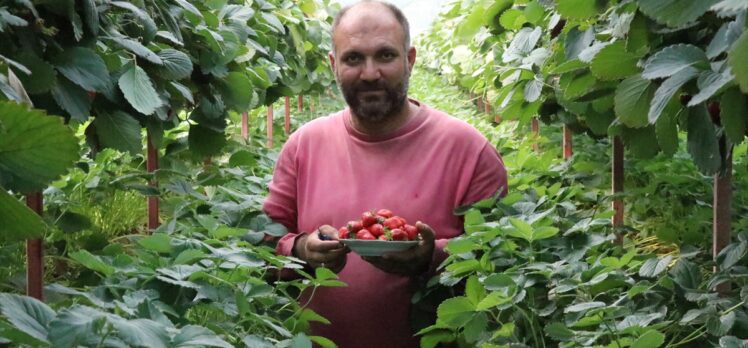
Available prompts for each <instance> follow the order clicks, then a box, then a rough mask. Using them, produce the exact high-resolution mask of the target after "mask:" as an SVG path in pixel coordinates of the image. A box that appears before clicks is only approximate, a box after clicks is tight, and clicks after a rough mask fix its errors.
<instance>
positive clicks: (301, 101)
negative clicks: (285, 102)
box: [296, 95, 304, 112]
mask: <svg viewBox="0 0 748 348" xmlns="http://www.w3.org/2000/svg"><path fill="white" fill-rule="evenodd" d="M303 110H304V96H303V95H299V99H298V100H297V101H296V111H298V112H302V111H303Z"/></svg>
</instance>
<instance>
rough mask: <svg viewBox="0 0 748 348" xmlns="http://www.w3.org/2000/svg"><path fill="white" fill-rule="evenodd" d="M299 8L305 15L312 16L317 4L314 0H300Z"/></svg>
mask: <svg viewBox="0 0 748 348" xmlns="http://www.w3.org/2000/svg"><path fill="white" fill-rule="evenodd" d="M299 8H300V9H301V11H302V12H304V14H305V15H307V16H313V15H314V13H315V12H317V4H316V3H315V2H314V0H301V1H300V2H299Z"/></svg>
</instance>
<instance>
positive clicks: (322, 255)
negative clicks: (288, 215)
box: [294, 225, 351, 273]
mask: <svg viewBox="0 0 748 348" xmlns="http://www.w3.org/2000/svg"><path fill="white" fill-rule="evenodd" d="M320 235H322V238H320ZM350 251H351V250H350V249H349V248H348V247H346V246H344V245H343V244H341V243H340V242H339V241H338V230H336V229H335V228H334V227H332V226H330V225H322V226H320V227H319V228H318V229H317V231H314V232H312V233H304V234H302V235H301V236H299V237H298V238H297V240H296V244H295V245H294V253H295V255H296V257H298V258H300V259H302V260H304V261H306V263H307V264H309V266H310V267H312V268H317V267H326V268H329V269H330V270H332V271H333V272H335V273H338V272H340V271H342V270H343V267H345V262H346V260H347V255H348V253H349V252H350Z"/></svg>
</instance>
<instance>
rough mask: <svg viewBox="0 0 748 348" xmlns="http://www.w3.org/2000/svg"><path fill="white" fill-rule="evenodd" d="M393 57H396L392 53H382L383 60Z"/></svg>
mask: <svg viewBox="0 0 748 348" xmlns="http://www.w3.org/2000/svg"><path fill="white" fill-rule="evenodd" d="M395 57H396V55H395V54H394V53H392V52H385V53H382V58H384V59H393V58H395Z"/></svg>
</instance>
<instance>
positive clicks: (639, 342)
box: [631, 330, 665, 348]
mask: <svg viewBox="0 0 748 348" xmlns="http://www.w3.org/2000/svg"><path fill="white" fill-rule="evenodd" d="M664 342H665V335H663V334H661V333H660V332H658V331H656V330H650V331H647V332H646V333H644V334H643V335H641V336H639V338H637V339H636V341H635V342H634V344H632V345H631V348H657V347H659V346H661V345H662V344H663V343H664Z"/></svg>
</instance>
